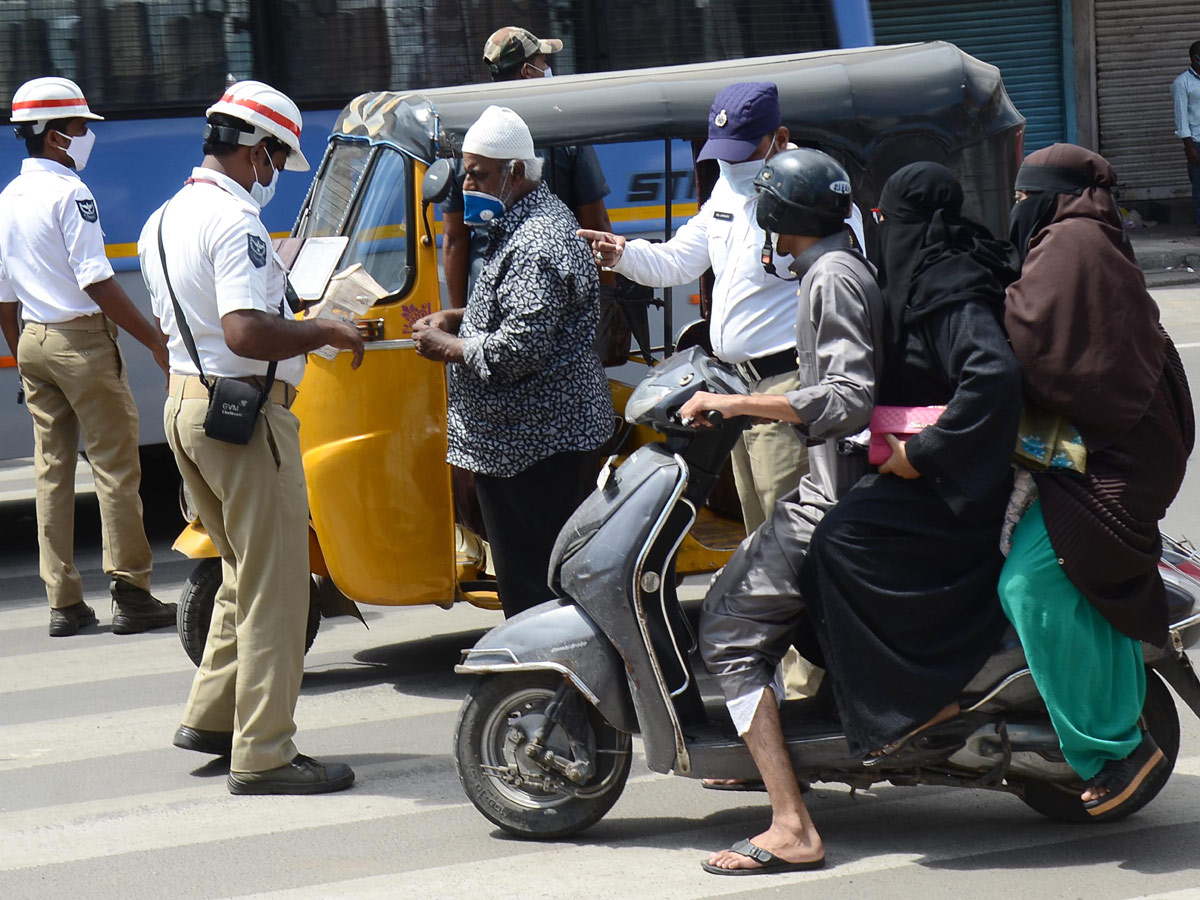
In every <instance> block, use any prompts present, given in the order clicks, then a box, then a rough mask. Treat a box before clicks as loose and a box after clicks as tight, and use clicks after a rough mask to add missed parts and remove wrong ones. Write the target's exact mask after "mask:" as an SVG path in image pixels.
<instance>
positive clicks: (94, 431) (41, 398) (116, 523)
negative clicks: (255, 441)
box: [17, 313, 153, 609]
mask: <svg viewBox="0 0 1200 900" xmlns="http://www.w3.org/2000/svg"><path fill="white" fill-rule="evenodd" d="M17 367H18V369H19V371H20V373H21V382H22V385H23V387H24V390H25V404H26V405H27V406H28V407H29V414H30V415H31V416H32V417H33V443H34V473H35V475H36V477H37V500H36V508H37V521H38V555H39V567H40V570H41V576H42V581H43V582H45V584H46V597H47V599H49V601H50V606H51V607H52V608H55V609H62V608H63V607H67V606H74V605H75V604H76V603H80V602H82V601H83V583H82V581H81V579H80V577H79V570H78V569H76V568H75V465H76V462H77V460H78V456H79V438H80V435H81V434H82V436H83V448H84V450H85V451H87V455H88V461H89V462H90V463H91V466H92V472H93V475H94V476H95V482H96V499H97V500H98V501H99V504H100V522H101V525H102V527H103V547H104V555H103V566H104V571H105V572H106V573H107V574H108V575H110V576H111V577H113V578H120V579H121V580H123V581H127V582H129V583H130V584H133V585H136V586H137V587H140V588H144V589H145V590H149V589H150V569H151V567H152V564H153V556H152V554H151V552H150V544H149V542H148V541H147V540H146V529H145V526H144V525H143V523H142V501H141V498H140V497H139V496H138V485H139V484H140V483H141V480H142V467H141V462H140V460H139V459H138V414H137V407H136V406H134V403H133V396H132V395H131V394H130V392H129V380H128V378H127V377H126V375H125V360H124V359H123V358H122V356H121V350H120V348H118V347H117V329H116V326H115V325H113V324H112V323H111V322H109V321H108V320H107V319H106V318H105V317H104V315H103V314H101V313H95V314H94V315H90V316H84V317H82V318H79V319H73V320H71V321H70V322H63V323H60V324H57V325H39V324H37V323H35V322H29V323H27V324H26V325H25V328H24V330H23V331H22V332H21V339H20V341H19V342H18V344H17Z"/></svg>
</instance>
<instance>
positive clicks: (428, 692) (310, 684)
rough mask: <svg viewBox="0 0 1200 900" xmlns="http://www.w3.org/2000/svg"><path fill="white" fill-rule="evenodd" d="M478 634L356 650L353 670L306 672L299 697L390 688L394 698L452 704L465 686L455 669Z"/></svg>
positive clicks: (462, 633) (335, 668) (477, 631)
mask: <svg viewBox="0 0 1200 900" xmlns="http://www.w3.org/2000/svg"><path fill="white" fill-rule="evenodd" d="M483 633H484V632H483V630H482V629H472V630H470V631H460V632H455V633H454V634H439V635H435V636H433V637H426V638H415V639H413V640H407V641H402V642H400V643H394V644H385V645H383V646H379V647H370V648H367V649H365V650H360V651H359V652H357V653H355V654H354V659H355V662H356V663H358V665H350V666H346V665H338V666H329V667H321V666H313V667H311V668H309V669H307V670H306V671H305V673H304V687H303V692H304V693H305V694H325V693H329V692H331V691H338V690H342V689H344V688H347V687H354V686H363V685H371V684H391V685H393V686H394V687H395V688H396V691H397V693H400V694H404V695H407V696H417V697H430V698H433V699H438V700H442V699H457V698H460V697H462V696H463V694H464V693H465V692H466V688H467V685H468V684H469V681H468V679H466V678H463V677H462V676H461V675H455V674H454V666H455V665H456V664H457V663H458V660H459V657H460V656H461V651H462V649H463V648H464V647H470V646H472V645H473V644H474V643H475V642H476V641H478V640H479V638H480V636H481V635H482V634H483ZM317 640H318V641H320V637H319V636H318V638H317Z"/></svg>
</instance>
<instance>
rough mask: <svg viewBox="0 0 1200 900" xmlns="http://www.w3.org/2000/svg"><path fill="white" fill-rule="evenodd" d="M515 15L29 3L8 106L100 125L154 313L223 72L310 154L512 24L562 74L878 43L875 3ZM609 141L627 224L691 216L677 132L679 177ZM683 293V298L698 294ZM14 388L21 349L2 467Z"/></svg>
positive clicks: (112, 252) (10, 155)
mask: <svg viewBox="0 0 1200 900" xmlns="http://www.w3.org/2000/svg"><path fill="white" fill-rule="evenodd" d="M515 15H518V14H514V12H513V9H512V5H511V4H509V3H505V2H501V0H27V2H20V3H11V4H4V8H0V103H3V104H7V102H8V101H9V100H10V99H11V97H12V94H13V92H14V91H15V90H16V88H17V87H18V86H19V85H20V84H21V83H22V82H24V81H25V80H27V79H29V78H34V77H37V76H40V75H61V76H65V77H68V78H72V79H74V80H75V81H77V82H78V83H79V84H80V85H81V87H82V88H83V90H84V92H85V93H86V95H87V97H88V100H89V103H90V104H91V107H92V109H93V110H94V111H96V112H98V113H100V114H101V115H104V116H105V117H106V120H105V121H103V122H97V123H95V124H94V125H93V126H92V127H93V129H94V130H95V132H96V148H95V151H94V152H93V154H92V157H91V160H90V161H89V163H88V167H87V170H86V171H85V172H84V173H82V177H83V178H84V180H85V181H86V182H87V184H88V186H89V187H90V188H91V190H92V192H93V193H94V194H95V196H96V200H97V204H98V206H99V209H100V217H101V222H102V224H103V226H104V231H105V243H106V250H107V253H108V256H109V258H110V260H111V261H112V265H113V269H114V270H115V271H116V273H117V278H118V280H119V281H120V282H121V284H122V286H123V287H124V288H125V290H126V291H127V292H128V293H129V295H130V296H131V297H132V298H133V299H134V300H135V302H136V303H137V304H138V305H139V306H140V307H141V308H142V309H143V311H145V312H147V313H149V298H148V295H147V293H146V290H145V287H144V285H143V284H142V280H141V274H140V271H139V267H138V259H137V239H138V235H139V234H140V232H141V228H142V225H143V223H144V222H145V221H146V219H147V218H148V217H149V215H150V213H151V212H152V211H153V210H154V209H155V208H156V207H157V206H159V205H160V204H161V203H162V202H163V201H164V200H166V199H167V198H168V197H170V196H171V195H172V194H173V193H174V192H175V191H176V190H177V189H178V188H179V186H180V185H181V184H182V183H183V180H184V179H185V178H186V177H187V176H188V175H189V174H190V171H191V168H192V167H193V166H194V165H197V164H198V163H199V161H200V158H201V157H200V133H201V129H202V127H203V121H204V120H203V115H204V110H205V109H206V108H207V106H208V105H209V104H211V103H212V102H213V101H215V100H216V99H217V98H218V97H219V96H220V95H221V93H222V91H223V89H224V87H225V85H226V84H227V83H228V82H229V81H232V80H240V79H244V78H258V79H261V80H264V81H267V82H269V83H271V84H273V85H275V86H277V87H279V88H280V89H281V90H283V91H285V92H286V93H288V94H289V95H290V96H292V97H293V98H294V99H295V100H296V101H297V102H298V103H299V104H300V106H301V109H302V111H303V115H304V130H303V134H302V136H301V145H302V147H303V150H304V153H305V155H306V156H307V157H308V158H309V159H310V160H312V161H314V163H315V161H317V160H320V159H321V158H322V156H323V154H324V150H325V145H326V143H327V142H328V138H329V134H330V131H331V129H332V128H333V125H334V121H335V119H336V118H337V115H338V113H339V112H340V110H341V109H342V108H343V107H344V106H345V104H346V102H347V101H348V100H349V99H350V98H351V97H353V96H355V95H356V94H359V93H362V92H364V91H368V90H379V89H385V88H386V89H391V90H423V89H427V88H435V87H440V86H445V85H452V84H470V83H475V82H483V81H486V80H487V77H488V76H487V72H486V69H485V68H484V66H483V63H482V60H481V53H482V47H483V44H484V41H485V40H486V38H487V35H488V34H490V33H491V32H492V31H494V30H495V29H496V28H499V27H501V26H503V25H510V24H521V25H524V26H525V27H528V28H529V29H530V30H531V31H533V32H534V33H535V34H538V35H539V36H547V37H558V38H561V39H562V40H563V42H564V49H563V51H562V52H561V53H559V54H556V55H555V56H554V57H553V58H552V64H553V68H554V72H555V74H556V75H557V74H573V73H582V72H596V71H609V70H617V69H622V70H623V69H633V68H642V67H648V66H657V65H669V64H677V63H694V62H704V61H709V60H716V59H726V58H737V57H750V56H766V55H771V54H778V53H782V52H797V51H806V50H824V49H834V48H837V47H855V46H869V45H870V44H872V43H873V40H872V35H871V23H870V14H869V4H868V2H867V0H791V2H789V3H788V4H778V3H777V2H774V0H707V2H705V3H703V4H700V3H698V2H696V0H656V2H654V3H652V4H646V3H640V2H637V0H535V2H531V3H528V4H525V5H524V8H523V11H522V13H521V14H519V15H520V16H521V19H520V20H517V19H515V18H514V16H515ZM0 114H3V115H5V116H7V114H8V109H7V108H6V106H5V107H0ZM597 149H598V153H599V157H600V161H601V164H602V165H603V168H604V172H605V176H606V178H607V180H608V183H609V185H610V187H611V188H612V193H611V194H610V195H609V196H608V197H607V198H606V202H607V204H608V207H609V212H610V216H611V219H612V222H613V226H614V229H615V230H617V231H619V232H621V233H625V234H640V233H657V234H658V235H659V236H661V234H662V228H663V217H664V206H665V203H666V198H667V196H668V192H670V196H671V198H672V204H673V209H672V215H673V218H672V223H673V224H674V225H675V226H678V225H679V224H682V223H683V222H684V221H686V219H687V218H688V216H690V215H691V214H692V213H693V212H694V211H695V209H696V206H695V203H696V200H695V182H694V178H693V175H692V169H691V147H690V146H688V145H687V144H685V143H683V142H679V147H678V150H677V152H674V153H673V154H672V159H673V160H674V165H672V167H671V168H672V170H673V171H671V172H670V173H666V172H664V171H663V169H664V167H663V162H662V160H663V153H662V147H661V145H659V144H657V143H654V142H651V143H650V144H649V145H647V146H642V145H640V144H637V143H628V144H620V145H609V146H605V147H600V148H597ZM24 156H25V149H24V144H23V143H22V142H20V141H17V140H6V141H0V180H2V181H5V182H6V181H7V180H8V179H10V178H12V177H13V176H15V175H16V174H17V172H18V171H19V170H20V165H21V160H22V159H23V158H24ZM310 181H311V176H308V175H305V176H298V175H296V174H293V173H285V174H283V175H282V176H281V177H280V180H279V189H278V192H277V193H276V196H275V199H274V200H273V201H272V202H271V204H270V205H269V206H268V207H267V208H266V209H265V210H264V212H263V220H264V222H265V223H266V225H267V227H268V229H269V230H270V231H271V232H272V234H274V235H277V236H285V235H287V234H288V233H289V232H290V231H291V229H292V227H293V224H294V222H295V218H296V214H297V211H298V210H299V208H300V206H301V204H302V202H303V200H304V197H305V194H306V192H307V190H308V187H309V183H310ZM676 298H677V299H676V302H677V303H678V304H680V305H681V306H684V307H686V304H687V303H688V300H689V292H688V291H686V290H685V291H681V292H677V295H676ZM680 316H682V317H683V320H684V321H686V319H687V318H691V317H694V315H693V316H687V315H686V313H685V312H684V311H683V310H681V311H680V312H679V313H678V314H677V317H676V321H680ZM122 346H123V349H124V351H125V357H126V361H127V364H128V371H129V377H130V382H131V384H132V386H133V391H134V396H135V399H136V401H137V405H138V410H139V412H140V415H141V422H140V433H141V442H142V444H143V445H160V444H162V443H163V440H164V438H163V430H162V421H161V410H162V396H163V379H162V375H161V373H160V372H159V371H158V370H157V369H156V368H155V367H154V364H153V362H152V360H151V359H150V356H149V354H148V353H146V352H145V350H144V348H142V347H140V346H139V345H137V344H136V342H133V341H132V340H130V339H129V338H128V337H127V336H123V337H122ZM3 353H4V354H6V353H7V348H3ZM18 386H19V384H18V378H17V374H16V371H15V368H14V363H13V361H12V359H11V357H7V356H4V357H3V358H0V459H12V458H17V457H27V456H30V455H31V454H32V452H33V435H32V429H31V428H30V426H29V422H28V417H27V413H26V412H25V410H24V409H23V408H21V407H20V406H19V405H18V404H17V402H16V397H17V390H18Z"/></svg>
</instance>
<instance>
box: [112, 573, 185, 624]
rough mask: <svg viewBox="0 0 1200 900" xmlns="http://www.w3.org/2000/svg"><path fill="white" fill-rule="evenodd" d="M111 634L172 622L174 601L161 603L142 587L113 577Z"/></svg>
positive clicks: (175, 606)
mask: <svg viewBox="0 0 1200 900" xmlns="http://www.w3.org/2000/svg"><path fill="white" fill-rule="evenodd" d="M110 590H111V591H112V598H113V620H112V630H113V634H140V633H141V632H143V631H150V630H151V629H152V628H165V627H167V626H168V625H174V624H175V613H176V608H177V605H178V604H175V603H163V602H162V601H161V600H159V599H157V598H156V597H154V596H152V595H151V593H150V592H149V591H147V590H145V589H144V588H140V587H137V586H136V585H133V584H130V583H129V582H128V581H122V580H121V579H120V578H114V579H113V583H112V587H111V588H110Z"/></svg>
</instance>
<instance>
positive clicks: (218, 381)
mask: <svg viewBox="0 0 1200 900" xmlns="http://www.w3.org/2000/svg"><path fill="white" fill-rule="evenodd" d="M266 399H267V396H266V393H265V392H264V391H263V389H262V388H260V387H259V386H258V385H256V384H248V383H247V382H245V381H239V380H238V379H236V378H215V379H213V382H212V386H211V388H210V389H209V392H208V415H206V416H205V417H204V433H205V434H206V435H208V437H210V438H212V439H213V440H217V441H225V443H227V444H248V443H250V438H252V437H254V423H255V422H257V421H258V413H259V411H260V410H261V409H262V408H263V404H264V403H265V402H266Z"/></svg>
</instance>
